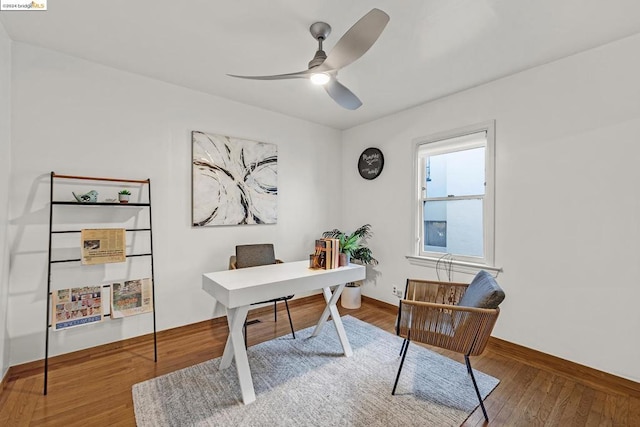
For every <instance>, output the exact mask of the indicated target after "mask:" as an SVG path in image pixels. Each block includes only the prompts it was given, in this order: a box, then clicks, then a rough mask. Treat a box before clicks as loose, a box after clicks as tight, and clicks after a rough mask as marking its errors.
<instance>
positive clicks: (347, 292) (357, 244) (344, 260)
mask: <svg viewBox="0 0 640 427" xmlns="http://www.w3.org/2000/svg"><path fill="white" fill-rule="evenodd" d="M372 235H373V234H372V233H371V225H370V224H365V225H363V226H361V227H359V228H358V229H356V230H355V231H354V232H353V233H350V234H347V233H343V232H342V231H340V230H338V229H337V228H334V229H333V230H331V231H325V232H324V233H322V237H327V238H332V239H338V241H339V242H340V266H343V265H349V262H350V261H356V262H357V263H358V264H364V265H377V264H378V260H377V259H375V258H374V257H373V254H372V253H371V249H369V248H368V247H367V246H365V244H364V243H365V241H366V240H367V239H368V238H369V237H371V236H372ZM360 284H361V283H359V282H350V283H347V286H346V287H345V288H344V291H342V296H341V298H340V305H342V307H344V308H360V302H361V292H360Z"/></svg>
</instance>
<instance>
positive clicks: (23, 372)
mask: <svg viewBox="0 0 640 427" xmlns="http://www.w3.org/2000/svg"><path fill="white" fill-rule="evenodd" d="M321 300H323V297H322V295H320V294H317V295H310V296H307V297H302V298H297V299H293V300H290V301H289V307H297V306H299V305H305V304H317V303H318V302H320V301H321ZM282 306H284V304H282ZM279 309H280V307H279ZM272 310H273V306H272V305H270V304H269V305H267V306H264V307H257V308H255V309H252V310H251V311H250V312H249V313H251V314H252V315H256V314H263V313H266V312H269V311H272ZM283 310H284V309H283ZM226 324H227V318H226V316H221V317H216V318H213V319H210V320H203V321H202V322H197V323H191V324H189V325H184V326H178V327H175V328H171V329H165V330H163V331H158V332H157V334H156V335H157V337H156V338H157V339H158V341H160V340H161V339H163V338H169V337H171V336H174V335H180V334H185V333H189V331H193V330H196V329H201V328H211V327H212V326H220V325H225V326H226ZM152 343H153V333H150V334H145V335H140V336H137V337H133V338H127V339H124V340H120V341H114V342H111V343H107V344H102V345H99V346H96V347H90V348H85V349H82V350H78V351H73V352H70V353H65V354H60V355H57V356H52V357H49V369H50V370H51V369H55V367H56V366H57V365H60V364H64V363H68V362H77V361H80V360H82V359H86V358H90V357H95V356H96V355H98V354H101V353H105V352H109V351H117V350H119V349H121V348H123V347H131V346H136V345H153V344H152ZM43 370H44V359H40V360H35V361H33V362H26V363H22V364H20V365H15V366H10V367H9V369H8V370H7V373H6V374H5V376H4V378H3V380H2V388H0V390H4V387H6V384H7V383H8V382H9V381H11V380H15V379H17V378H20V377H23V376H31V375H34V374H38V373H42V372H43Z"/></svg>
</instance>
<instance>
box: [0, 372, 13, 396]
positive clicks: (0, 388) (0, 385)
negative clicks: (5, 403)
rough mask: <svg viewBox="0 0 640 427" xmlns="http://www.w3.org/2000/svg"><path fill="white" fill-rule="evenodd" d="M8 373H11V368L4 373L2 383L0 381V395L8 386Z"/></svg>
mask: <svg viewBox="0 0 640 427" xmlns="http://www.w3.org/2000/svg"><path fill="white" fill-rule="evenodd" d="M9 371H11V367H9V369H7V372H5V373H4V376H3V377H2V381H0V393H1V392H3V391H4V390H5V389H6V388H7V385H8V384H9Z"/></svg>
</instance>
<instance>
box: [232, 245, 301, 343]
mask: <svg viewBox="0 0 640 427" xmlns="http://www.w3.org/2000/svg"><path fill="white" fill-rule="evenodd" d="M280 263H282V261H280V260H279V259H276V256H275V252H274V250H273V245H272V244H271V243H260V244H255V245H238V246H236V254H235V255H231V257H230V258H229V269H230V270H235V269H237V268H248V267H257V266H260V265H269V264H280ZM291 298H293V295H287V296H283V297H279V298H274V299H270V300H268V301H260V302H256V303H253V304H251V305H256V304H265V303H271V302H272V303H273V315H274V321H276V322H277V321H278V307H277V304H278V302H280V301H284V304H285V306H286V307H287V314H288V315H289V326H290V327H291V335H293V338H294V339H295V337H296V333H295V331H294V330H293V322H292V321H291V312H290V311H289V303H288V301H289V300H290V299H291ZM247 323H248V322H246V321H245V323H244V342H245V345H246V343H247Z"/></svg>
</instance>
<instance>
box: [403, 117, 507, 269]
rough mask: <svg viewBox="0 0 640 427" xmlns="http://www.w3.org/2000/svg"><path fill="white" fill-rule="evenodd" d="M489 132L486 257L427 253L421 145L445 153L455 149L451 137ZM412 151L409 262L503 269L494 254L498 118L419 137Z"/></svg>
mask: <svg viewBox="0 0 640 427" xmlns="http://www.w3.org/2000/svg"><path fill="white" fill-rule="evenodd" d="M479 132H485V133H486V146H485V194H484V197H483V199H484V200H483V244H484V247H483V252H484V256H483V257H473V256H464V255H456V254H445V253H440V252H424V250H423V248H424V246H423V242H422V240H423V238H424V230H423V227H424V221H423V201H424V197H423V194H424V193H423V185H422V183H423V182H424V180H425V179H426V177H425V176H424V174H425V173H426V167H425V165H423V164H421V161H422V159H423V158H422V157H421V156H420V151H421V148H422V149H423V150H424V147H425V146H427V145H429V148H428V149H429V151H431V152H437V151H436V150H438V151H440V150H441V152H442V153H446V152H450V151H456V146H455V145H453V144H451V143H449V144H448V143H447V140H450V139H452V138H458V137H463V136H466V135H471V134H474V133H479ZM414 144H415V147H414V152H413V156H414V157H413V197H412V199H413V201H414V202H413V206H414V208H413V214H412V215H413V232H412V241H411V252H410V255H409V256H407V258H408V259H409V261H410V262H411V263H412V264H415V265H422V266H437V263H439V262H440V261H441V260H443V259H444V258H446V262H448V263H451V264H453V265H455V266H459V267H462V269H461V271H465V268H467V269H469V270H471V271H470V272H473V271H474V270H477V269H486V270H493V271H501V269H500V268H498V267H495V265H494V254H495V248H494V246H495V121H494V120H491V121H487V122H483V123H478V124H475V125H471V126H465V127H463V128H459V129H455V130H450V131H446V132H440V133H438V134H434V135H429V136H426V137H421V138H417V139H415V140H414ZM470 148H472V146H471V145H469V144H467V145H464V144H463V147H461V148H458V149H470Z"/></svg>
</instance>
